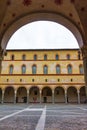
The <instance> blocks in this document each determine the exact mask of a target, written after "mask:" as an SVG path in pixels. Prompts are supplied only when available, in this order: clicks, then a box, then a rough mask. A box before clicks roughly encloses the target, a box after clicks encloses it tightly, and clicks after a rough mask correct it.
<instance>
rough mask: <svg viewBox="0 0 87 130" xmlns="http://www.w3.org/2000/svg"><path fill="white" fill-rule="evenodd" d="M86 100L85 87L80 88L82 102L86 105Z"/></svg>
mask: <svg viewBox="0 0 87 130" xmlns="http://www.w3.org/2000/svg"><path fill="white" fill-rule="evenodd" d="M85 99H86V92H85V86H83V87H81V88H80V102H81V103H85Z"/></svg>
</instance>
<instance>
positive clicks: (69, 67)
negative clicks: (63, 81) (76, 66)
mask: <svg viewBox="0 0 87 130" xmlns="http://www.w3.org/2000/svg"><path fill="white" fill-rule="evenodd" d="M67 71H68V74H72V66H71V65H68V66H67Z"/></svg>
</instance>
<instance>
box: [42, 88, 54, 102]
mask: <svg viewBox="0 0 87 130" xmlns="http://www.w3.org/2000/svg"><path fill="white" fill-rule="evenodd" d="M42 102H43V103H52V90H51V88H50V87H44V88H43V89H42Z"/></svg>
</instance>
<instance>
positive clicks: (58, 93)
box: [54, 86, 65, 103]
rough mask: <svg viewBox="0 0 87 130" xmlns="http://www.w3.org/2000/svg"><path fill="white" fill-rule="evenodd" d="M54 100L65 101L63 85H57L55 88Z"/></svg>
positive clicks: (57, 101) (56, 101)
mask: <svg viewBox="0 0 87 130" xmlns="http://www.w3.org/2000/svg"><path fill="white" fill-rule="evenodd" d="M54 102H55V103H65V92H64V88H63V87H60V86H58V87H56V88H55V90H54Z"/></svg>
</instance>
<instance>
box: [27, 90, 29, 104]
mask: <svg viewBox="0 0 87 130" xmlns="http://www.w3.org/2000/svg"><path fill="white" fill-rule="evenodd" d="M28 103H29V89H27V104H28Z"/></svg>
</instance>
